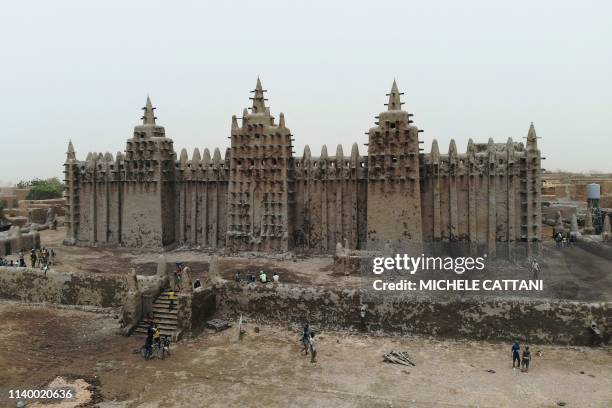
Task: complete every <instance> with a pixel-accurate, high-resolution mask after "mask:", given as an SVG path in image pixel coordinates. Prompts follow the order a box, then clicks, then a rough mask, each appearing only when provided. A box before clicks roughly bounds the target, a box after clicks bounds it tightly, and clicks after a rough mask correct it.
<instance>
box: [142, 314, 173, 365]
mask: <svg viewBox="0 0 612 408" xmlns="http://www.w3.org/2000/svg"><path fill="white" fill-rule="evenodd" d="M154 345H155V346H157V347H158V349H160V350H163V351H164V352H165V353H169V352H170V339H169V338H168V336H163V338H162V335H161V330H160V329H159V327H158V326H156V325H155V323H153V322H152V321H151V322H149V327H148V329H147V338H146V340H145V345H144V358H145V359H149V358H151V357H152V356H153V346H154Z"/></svg>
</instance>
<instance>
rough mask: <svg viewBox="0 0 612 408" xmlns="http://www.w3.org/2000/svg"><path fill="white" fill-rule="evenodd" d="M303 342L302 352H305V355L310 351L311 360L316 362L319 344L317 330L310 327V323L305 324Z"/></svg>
mask: <svg viewBox="0 0 612 408" xmlns="http://www.w3.org/2000/svg"><path fill="white" fill-rule="evenodd" d="M302 344H303V345H304V348H302V351H300V353H305V355H308V353H310V362H311V363H313V364H314V363H316V362H317V346H316V342H315V332H314V331H313V330H312V329H311V328H310V326H309V325H308V323H306V324H305V325H304V330H303V331H302Z"/></svg>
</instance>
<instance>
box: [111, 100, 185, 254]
mask: <svg viewBox="0 0 612 408" xmlns="http://www.w3.org/2000/svg"><path fill="white" fill-rule="evenodd" d="M142 109H143V110H144V115H143V116H142V125H138V126H135V127H134V136H133V137H132V138H131V139H128V141H127V144H126V149H125V160H124V167H125V168H124V171H125V185H124V192H123V200H122V211H121V213H122V216H121V218H122V220H121V225H122V230H121V241H122V242H123V243H124V244H125V245H127V246H133V247H140V246H142V247H157V248H159V247H162V248H163V247H168V246H171V245H172V244H174V242H175V239H174V236H175V232H174V231H175V222H174V218H175V211H174V208H175V161H174V157H175V154H174V147H173V142H172V139H169V138H167V137H166V131H165V129H164V127H163V126H159V125H157V124H156V119H157V118H156V117H155V113H154V111H155V108H154V107H153V105H152V103H151V98H149V97H147V103H146V105H145V107H144V108H142Z"/></svg>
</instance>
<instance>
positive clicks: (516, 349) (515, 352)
mask: <svg viewBox="0 0 612 408" xmlns="http://www.w3.org/2000/svg"><path fill="white" fill-rule="evenodd" d="M515 363H516V365H515ZM515 368H521V346H520V345H519V342H518V340H515V341H514V344H513V345H512V369H515Z"/></svg>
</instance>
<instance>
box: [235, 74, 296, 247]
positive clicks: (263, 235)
mask: <svg viewBox="0 0 612 408" xmlns="http://www.w3.org/2000/svg"><path fill="white" fill-rule="evenodd" d="M265 92H266V90H265V89H263V87H262V86H261V81H260V80H259V78H257V84H256V86H255V90H253V91H252V93H253V97H252V98H251V100H252V101H253V103H252V106H251V108H250V110H251V112H250V113H249V112H248V111H247V110H246V109H245V110H244V113H243V115H242V126H239V125H238V121H237V119H236V118H232V129H231V133H232V135H231V164H230V168H231V171H230V182H229V187H228V201H227V202H228V210H227V217H228V219H227V246H228V247H230V248H232V249H235V250H258V251H273V252H277V251H287V250H288V249H289V247H290V246H291V245H290V241H291V237H292V235H293V233H292V224H293V223H292V219H290V217H292V213H293V187H292V186H293V181H292V177H293V175H292V174H291V169H292V160H293V152H292V138H291V136H292V135H291V131H290V130H289V129H288V128H287V127H285V117H284V115H283V113H280V118H279V123H278V124H276V123H275V121H274V118H273V117H272V116H271V115H270V108H269V107H267V106H266V100H267V99H266V98H265V96H264V93H265Z"/></svg>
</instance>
